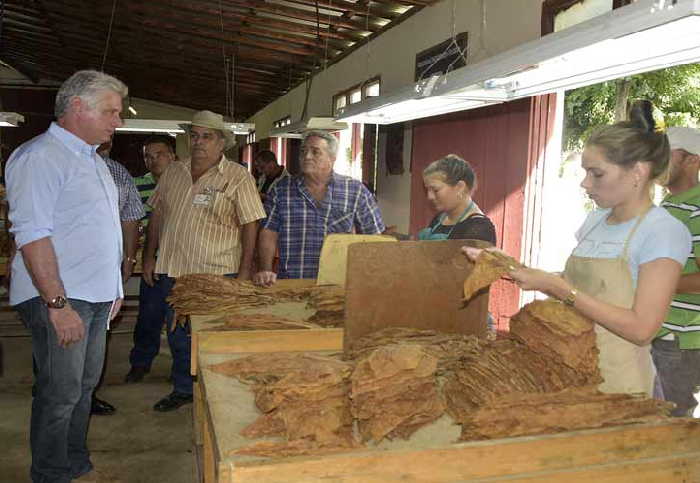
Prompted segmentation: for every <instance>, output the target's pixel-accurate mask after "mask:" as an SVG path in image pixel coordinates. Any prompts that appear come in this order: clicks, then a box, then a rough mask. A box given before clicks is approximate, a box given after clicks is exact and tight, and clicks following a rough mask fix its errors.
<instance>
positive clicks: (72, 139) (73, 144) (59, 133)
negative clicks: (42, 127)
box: [49, 122, 99, 157]
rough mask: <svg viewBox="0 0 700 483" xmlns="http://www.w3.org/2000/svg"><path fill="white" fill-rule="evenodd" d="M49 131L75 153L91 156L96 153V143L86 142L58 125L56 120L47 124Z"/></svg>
mask: <svg viewBox="0 0 700 483" xmlns="http://www.w3.org/2000/svg"><path fill="white" fill-rule="evenodd" d="M49 133H51V134H52V135H53V136H54V137H56V139H58V140H59V141H61V142H62V143H63V144H64V145H65V146H66V147H67V148H68V149H70V150H71V151H73V152H75V153H77V154H81V155H85V156H88V157H92V156H94V155H95V154H96V153H97V147H98V146H99V145H98V144H95V145H91V144H88V143H86V142H85V141H83V140H82V139H80V138H79V137H78V136H76V135H75V134H73V133H72V132H70V131H68V130H67V129H64V128H62V127H61V126H59V125H58V124H57V123H56V122H52V123H51V126H49Z"/></svg>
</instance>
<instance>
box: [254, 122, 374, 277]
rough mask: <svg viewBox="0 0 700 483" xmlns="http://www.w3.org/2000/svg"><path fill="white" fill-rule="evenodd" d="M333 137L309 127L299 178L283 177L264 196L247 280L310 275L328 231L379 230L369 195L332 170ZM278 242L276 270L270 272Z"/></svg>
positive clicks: (315, 269) (315, 270)
mask: <svg viewBox="0 0 700 483" xmlns="http://www.w3.org/2000/svg"><path fill="white" fill-rule="evenodd" d="M337 151H338V140H337V139H336V138H335V136H333V135H332V134H330V133H328V132H326V131H309V132H308V133H306V135H305V136H304V140H303V143H302V149H301V153H300V156H301V171H302V175H301V176H294V177H287V178H285V179H282V180H280V182H279V183H277V185H276V186H275V187H274V188H273V189H272V191H271V192H270V193H269V194H268V197H267V199H266V201H265V210H266V211H267V213H268V217H267V219H266V220H265V221H264V222H263V224H262V229H261V230H260V235H259V237H258V256H259V262H260V271H259V272H258V273H257V274H255V277H254V279H253V281H254V282H255V283H256V284H258V285H263V286H269V285H272V284H273V283H275V281H276V280H277V278H316V277H317V275H318V261H319V257H320V255H321V246H322V245H323V239H324V238H325V237H326V235H327V234H329V233H353V232H354V231H355V232H359V233H363V234H377V233H382V232H383V231H384V230H385V226H384V222H383V221H382V215H381V213H380V212H379V207H378V206H377V203H376V201H375V199H374V196H373V195H372V194H371V193H370V192H369V190H368V189H367V188H366V187H365V186H364V185H363V184H362V183H361V182H360V181H358V180H355V179H352V178H350V177H348V176H342V175H340V174H337V173H334V172H333V163H334V162H335V158H336V153H337ZM278 246H279V257H280V259H279V269H278V273H277V274H275V272H273V271H272V262H273V259H274V256H275V251H276V249H277V247H278Z"/></svg>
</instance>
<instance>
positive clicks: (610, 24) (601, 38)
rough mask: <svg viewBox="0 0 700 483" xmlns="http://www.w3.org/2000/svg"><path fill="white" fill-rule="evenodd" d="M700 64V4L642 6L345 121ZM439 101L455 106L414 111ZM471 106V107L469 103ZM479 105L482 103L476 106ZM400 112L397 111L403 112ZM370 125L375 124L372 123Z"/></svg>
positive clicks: (368, 103)
mask: <svg viewBox="0 0 700 483" xmlns="http://www.w3.org/2000/svg"><path fill="white" fill-rule="evenodd" d="M692 62H700V0H677V1H675V2H670V1H665V2H663V1H659V0H637V2H635V3H633V4H630V5H627V6H625V7H621V8H618V9H615V10H613V11H611V12H609V13H606V14H604V15H600V16H598V17H595V18H593V19H590V20H588V21H585V22H581V23H580V24H577V25H574V26H572V27H570V28H567V29H564V30H561V31H559V32H556V33H552V34H549V35H546V36H544V37H542V38H540V39H537V40H534V41H531V42H527V43H525V44H522V45H519V46H517V47H515V48H513V49H510V50H508V51H506V52H503V53H501V54H497V55H495V56H493V57H490V58H488V59H485V60H483V61H481V62H478V63H476V64H471V65H467V66H465V67H462V68H459V69H456V70H454V71H452V72H450V73H449V74H447V75H444V76H442V77H441V78H440V79H438V80H437V81H436V80H434V79H431V80H430V81H431V82H430V88H429V89H427V90H426V82H427V81H426V80H424V81H422V82H418V83H416V84H411V85H409V86H405V87H404V88H401V89H399V90H397V91H394V92H392V93H389V94H387V95H383V96H379V97H373V98H371V99H367V100H365V101H363V102H361V103H358V104H352V105H350V106H347V107H345V108H343V109H342V110H341V113H340V115H339V116H338V119H339V120H344V121H348V122H360V121H358V119H375V122H377V123H380V122H378V121H377V120H383V121H384V122H381V123H383V124H387V123H390V122H399V121H395V119H405V118H406V117H408V118H410V119H418V118H420V117H426V116H428V115H438V114H445V113H448V112H454V111H456V110H461V109H471V108H475V107H480V106H481V105H486V104H493V103H495V102H504V101H510V100H515V99H519V98H523V97H529V96H534V95H541V94H546V93H550V92H556V91H559V90H566V89H573V88H577V87H582V86H586V85H591V84H595V83H599V82H603V81H607V80H611V79H615V78H619V77H624V76H629V75H635V74H639V73H643V72H648V71H652V70H656V69H661V68H666V67H669V66H671V65H679V64H688V63H692ZM417 98H422V99H421V100H429V99H432V98H441V99H443V100H444V99H451V100H452V102H448V103H440V102H439V101H436V102H435V103H433V104H432V105H431V104H427V105H426V106H428V107H425V108H424V107H423V105H422V104H415V103H414V104H408V105H410V106H411V109H413V115H412V116H411V115H407V114H406V113H405V109H404V106H405V105H404V104H403V103H404V102H407V101H409V100H417ZM470 100H471V101H472V102H470ZM476 101H480V102H481V103H479V102H476ZM397 104H398V106H396V107H393V106H395V105H397ZM363 122H371V121H369V120H366V121H363Z"/></svg>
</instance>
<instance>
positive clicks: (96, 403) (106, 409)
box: [90, 396, 117, 416]
mask: <svg viewBox="0 0 700 483" xmlns="http://www.w3.org/2000/svg"><path fill="white" fill-rule="evenodd" d="M116 412H117V408H115V407H114V406H112V405H111V404H110V403H108V402H107V401H103V400H102V399H98V398H96V397H95V396H92V407H91V408H90V414H92V415H94V416H111V415H112V414H114V413H116Z"/></svg>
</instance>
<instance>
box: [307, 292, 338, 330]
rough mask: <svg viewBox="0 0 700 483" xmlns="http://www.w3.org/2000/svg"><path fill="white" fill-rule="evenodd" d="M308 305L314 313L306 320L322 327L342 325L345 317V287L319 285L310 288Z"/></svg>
mask: <svg viewBox="0 0 700 483" xmlns="http://www.w3.org/2000/svg"><path fill="white" fill-rule="evenodd" d="M307 305H308V307H310V308H312V309H315V310H316V313H315V314H314V315H312V316H311V317H310V318H309V319H308V320H307V321H308V322H313V323H314V324H318V325H320V326H322V327H342V326H343V321H344V318H345V287H341V286H339V285H320V286H318V287H314V288H312V289H311V293H310V296H309V302H308V304H307Z"/></svg>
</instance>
